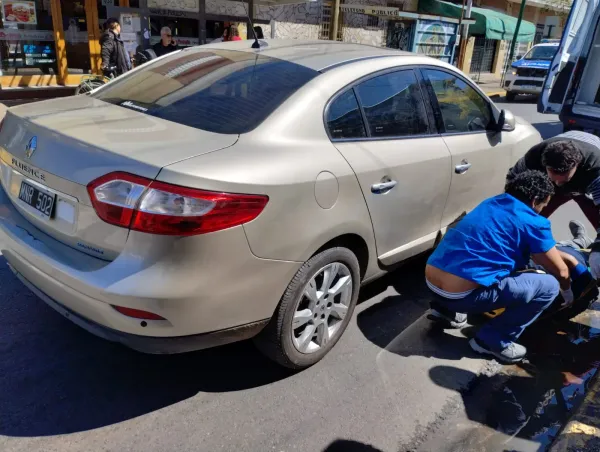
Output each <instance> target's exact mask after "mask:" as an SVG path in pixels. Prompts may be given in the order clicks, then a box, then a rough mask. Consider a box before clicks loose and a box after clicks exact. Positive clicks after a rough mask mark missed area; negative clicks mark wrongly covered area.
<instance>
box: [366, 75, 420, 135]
mask: <svg viewBox="0 0 600 452" xmlns="http://www.w3.org/2000/svg"><path fill="white" fill-rule="evenodd" d="M355 89H356V94H357V96H358V100H359V101H360V103H361V106H362V108H363V110H364V112H365V117H366V120H367V127H368V130H369V134H370V136H371V137H373V138H380V137H405V136H414V135H426V134H428V133H429V122H428V120H427V112H426V110H425V103H424V102H423V97H422V95H421V89H420V87H419V82H418V81H417V77H416V75H415V73H414V71H413V70H405V71H398V72H392V73H388V74H384V75H380V76H378V77H374V78H372V79H369V80H367V81H365V82H363V83H361V84H359V85H358V86H357V87H356V88H355Z"/></svg>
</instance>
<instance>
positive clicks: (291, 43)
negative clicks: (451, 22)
mask: <svg viewBox="0 0 600 452" xmlns="http://www.w3.org/2000/svg"><path fill="white" fill-rule="evenodd" d="M260 42H261V48H260V49H253V48H252V44H253V43H254V41H253V40H246V41H233V42H226V43H218V44H208V45H205V46H202V47H201V48H202V49H210V48H213V49H223V50H236V51H242V52H253V53H260V54H261V55H265V56H267V57H271V58H277V59H280V60H285V61H289V62H292V63H295V64H299V65H302V66H305V67H307V68H310V69H313V70H315V71H324V70H326V69H330V68H332V67H337V66H340V65H344V64H349V63H353V62H356V61H360V60H368V59H372V58H381V57H393V56H411V55H414V54H412V53H410V52H403V51H400V50H395V49H389V48H385V47H375V46H369V45H363V44H352V43H346V42H336V41H300V40H284V39H281V40H278V39H273V40H260Z"/></svg>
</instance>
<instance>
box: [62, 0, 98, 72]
mask: <svg viewBox="0 0 600 452" xmlns="http://www.w3.org/2000/svg"><path fill="white" fill-rule="evenodd" d="M60 4H61V9H62V16H63V18H62V19H63V29H64V32H65V44H66V49H67V66H68V68H69V74H89V73H90V72H91V69H92V68H91V62H90V46H89V42H88V29H87V19H86V15H85V1H84V0H61V2H60Z"/></svg>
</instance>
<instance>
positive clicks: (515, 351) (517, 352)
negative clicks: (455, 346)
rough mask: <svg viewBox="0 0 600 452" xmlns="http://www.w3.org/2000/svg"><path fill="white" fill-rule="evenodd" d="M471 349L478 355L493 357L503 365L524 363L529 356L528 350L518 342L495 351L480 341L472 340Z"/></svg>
mask: <svg viewBox="0 0 600 452" xmlns="http://www.w3.org/2000/svg"><path fill="white" fill-rule="evenodd" d="M469 345H470V346H471V348H472V349H473V350H474V351H476V352H477V353H481V354H483V355H492V356H494V357H495V358H497V359H498V360H499V361H502V362H503V363H511V364H512V363H518V362H520V361H523V358H525V356H526V355H527V349H526V348H525V347H523V346H522V345H520V344H517V343H516V342H511V343H510V344H508V346H507V347H506V348H505V349H504V350H500V351H493V350H491V349H490V348H489V347H488V346H487V345H484V344H483V343H482V342H481V341H480V340H477V339H475V338H474V339H471V340H470V341H469Z"/></svg>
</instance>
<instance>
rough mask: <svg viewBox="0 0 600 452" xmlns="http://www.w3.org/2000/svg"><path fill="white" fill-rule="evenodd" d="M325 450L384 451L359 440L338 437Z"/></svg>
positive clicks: (326, 451)
mask: <svg viewBox="0 0 600 452" xmlns="http://www.w3.org/2000/svg"><path fill="white" fill-rule="evenodd" d="M323 452H383V451H382V450H381V449H378V448H376V447H373V446H370V445H368V444H365V443H361V442H359V441H351V440H346V439H338V440H335V441H334V442H333V443H331V444H330V445H329V446H327V447H326V448H325V449H323Z"/></svg>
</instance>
